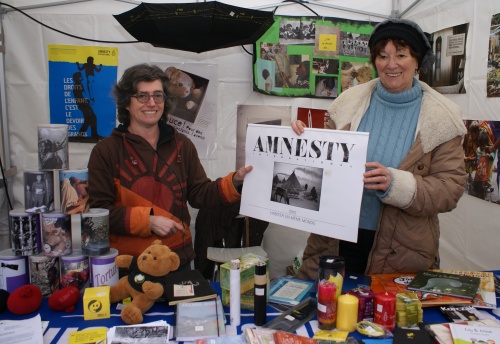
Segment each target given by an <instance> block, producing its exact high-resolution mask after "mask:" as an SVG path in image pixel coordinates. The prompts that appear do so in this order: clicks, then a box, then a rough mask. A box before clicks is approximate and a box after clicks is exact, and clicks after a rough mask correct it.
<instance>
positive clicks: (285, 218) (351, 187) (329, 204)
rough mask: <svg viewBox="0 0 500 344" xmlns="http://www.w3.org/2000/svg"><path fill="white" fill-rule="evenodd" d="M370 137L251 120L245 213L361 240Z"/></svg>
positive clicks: (247, 150) (270, 220)
mask: <svg viewBox="0 0 500 344" xmlns="http://www.w3.org/2000/svg"><path fill="white" fill-rule="evenodd" d="M368 137H369V134H368V133H363V132H353V131H341V130H324V129H314V128H311V129H309V128H307V129H306V130H305V131H304V133H303V134H302V135H300V136H297V135H296V134H295V133H294V132H293V130H292V129H291V127H283V126H274V125H261V124H248V130H247V136H246V145H245V147H246V152H245V157H246V162H245V166H249V165H252V166H253V170H252V171H251V172H250V173H249V174H247V175H246V176H245V183H243V191H242V194H241V206H240V214H243V215H247V216H250V217H254V218H258V219H261V220H264V221H269V222H274V223H278V224H281V225H284V226H287V227H293V228H296V229H300V230H303V231H307V232H312V233H317V234H321V235H325V236H328V237H332V238H338V239H342V240H347V241H351V242H356V241H357V238H358V223H359V212H360V205H361V197H362V194H363V173H364V172H365V163H366V152H367V146H368Z"/></svg>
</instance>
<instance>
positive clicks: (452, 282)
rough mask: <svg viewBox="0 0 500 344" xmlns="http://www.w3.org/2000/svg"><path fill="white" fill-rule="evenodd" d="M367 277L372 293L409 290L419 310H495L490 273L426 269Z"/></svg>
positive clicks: (493, 283)
mask: <svg viewBox="0 0 500 344" xmlns="http://www.w3.org/2000/svg"><path fill="white" fill-rule="evenodd" d="M370 277H371V278H372V282H371V286H370V289H371V290H372V292H374V293H378V292H390V293H393V294H397V293H407V292H409V291H413V292H415V294H416V295H417V297H418V298H419V300H420V302H421V303H422V307H430V306H446V305H469V306H473V307H476V308H489V309H495V308H496V297H495V282H494V279H495V278H494V275H493V273H492V272H479V271H462V270H429V271H422V272H419V273H418V274H372V275H370Z"/></svg>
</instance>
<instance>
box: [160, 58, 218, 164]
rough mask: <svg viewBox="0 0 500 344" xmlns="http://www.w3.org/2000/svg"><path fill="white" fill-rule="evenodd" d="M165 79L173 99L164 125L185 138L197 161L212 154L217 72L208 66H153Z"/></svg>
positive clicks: (211, 66)
mask: <svg viewBox="0 0 500 344" xmlns="http://www.w3.org/2000/svg"><path fill="white" fill-rule="evenodd" d="M155 65H157V66H158V67H160V68H161V69H163V70H164V71H165V73H166V74H167V77H168V83H167V89H168V93H169V95H170V96H172V97H173V99H172V101H173V104H172V108H171V109H170V113H169V114H168V117H167V123H168V124H170V125H171V126H173V127H174V128H176V129H177V131H179V132H180V133H182V134H184V135H186V136H187V137H188V138H189V139H190V140H191V141H192V142H193V144H194V145H195V147H196V150H197V151H198V155H199V156H200V158H201V159H206V158H208V157H210V156H211V155H212V153H213V152H214V150H215V137H216V134H217V82H215V81H217V68H214V67H215V66H214V65H213V64H209V63H165V62H158V63H155Z"/></svg>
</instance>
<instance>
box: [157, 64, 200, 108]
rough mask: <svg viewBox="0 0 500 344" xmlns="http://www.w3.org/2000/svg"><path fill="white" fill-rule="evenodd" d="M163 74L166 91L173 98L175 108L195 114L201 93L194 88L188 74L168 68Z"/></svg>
mask: <svg viewBox="0 0 500 344" xmlns="http://www.w3.org/2000/svg"><path fill="white" fill-rule="evenodd" d="M165 74H166V75H167V78H168V85H167V90H168V92H169V94H171V95H172V96H174V97H175V103H176V104H175V106H176V107H177V108H181V109H184V110H189V111H192V112H196V111H197V110H198V107H199V106H200V101H201V98H202V95H203V92H202V90H201V89H199V88H196V86H195V84H194V81H193V79H192V78H191V77H190V76H189V74H187V73H186V72H184V71H182V70H180V69H177V68H175V67H168V68H167V69H166V70H165Z"/></svg>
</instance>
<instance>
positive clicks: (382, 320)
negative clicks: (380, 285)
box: [373, 292, 396, 332]
mask: <svg viewBox="0 0 500 344" xmlns="http://www.w3.org/2000/svg"><path fill="white" fill-rule="evenodd" d="M374 299H375V302H374V310H373V315H374V317H373V318H374V319H373V320H374V321H375V323H376V324H379V325H380V326H382V327H384V328H385V329H386V330H388V331H391V332H393V331H394V327H395V326H396V295H394V294H392V293H388V292H381V293H376V294H375V297H374Z"/></svg>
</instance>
